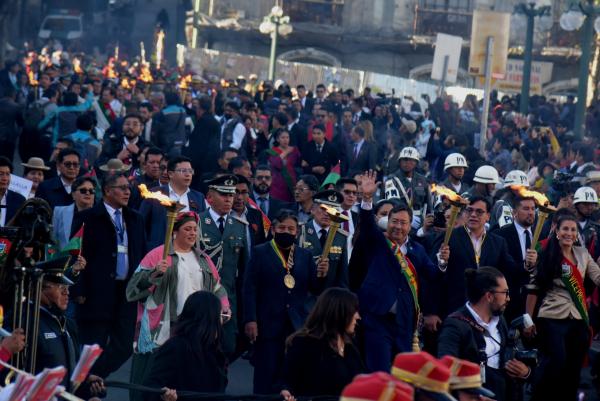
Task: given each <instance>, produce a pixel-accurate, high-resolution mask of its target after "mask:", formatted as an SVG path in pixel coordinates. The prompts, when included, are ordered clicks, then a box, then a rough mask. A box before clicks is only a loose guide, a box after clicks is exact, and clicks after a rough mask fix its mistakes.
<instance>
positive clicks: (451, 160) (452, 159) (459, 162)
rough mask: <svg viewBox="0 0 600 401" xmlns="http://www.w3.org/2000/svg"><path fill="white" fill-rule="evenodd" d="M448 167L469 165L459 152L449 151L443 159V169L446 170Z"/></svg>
mask: <svg viewBox="0 0 600 401" xmlns="http://www.w3.org/2000/svg"><path fill="white" fill-rule="evenodd" d="M450 167H464V168H467V167H469V166H468V165H467V159H465V157H464V156H463V155H461V154H460V153H450V154H449V155H448V156H446V160H445V161H444V171H446V170H448V169H449V168H450Z"/></svg>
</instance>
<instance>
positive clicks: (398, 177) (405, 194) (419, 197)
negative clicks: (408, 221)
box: [385, 170, 432, 216]
mask: <svg viewBox="0 0 600 401" xmlns="http://www.w3.org/2000/svg"><path fill="white" fill-rule="evenodd" d="M402 188H404V191H403V190H402ZM385 198H386V199H391V198H398V199H400V200H401V201H403V202H405V203H406V204H408V205H409V206H410V207H411V209H412V210H413V213H414V214H415V215H416V216H421V214H422V212H423V209H424V207H425V205H427V210H428V211H431V210H432V203H431V193H430V191H429V184H428V182H427V178H425V176H423V175H421V174H419V173H417V172H416V171H415V172H413V176H412V178H411V179H410V180H409V179H408V177H406V175H405V174H404V172H403V171H402V170H398V171H396V172H395V173H394V174H393V175H392V176H390V177H389V178H388V179H387V181H386V182H385Z"/></svg>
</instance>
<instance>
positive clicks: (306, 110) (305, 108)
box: [296, 84, 315, 118]
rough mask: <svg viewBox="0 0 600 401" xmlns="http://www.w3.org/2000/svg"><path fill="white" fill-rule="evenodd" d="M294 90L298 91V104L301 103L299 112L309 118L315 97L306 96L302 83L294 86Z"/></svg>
mask: <svg viewBox="0 0 600 401" xmlns="http://www.w3.org/2000/svg"><path fill="white" fill-rule="evenodd" d="M296 91H297V93H298V99H299V100H300V104H301V105H302V112H301V113H302V114H303V115H304V116H306V117H307V118H309V117H310V116H311V115H312V111H313V107H314V105H315V99H313V98H312V97H308V96H306V94H307V93H306V87H305V86H304V85H302V84H300V85H298V86H296Z"/></svg>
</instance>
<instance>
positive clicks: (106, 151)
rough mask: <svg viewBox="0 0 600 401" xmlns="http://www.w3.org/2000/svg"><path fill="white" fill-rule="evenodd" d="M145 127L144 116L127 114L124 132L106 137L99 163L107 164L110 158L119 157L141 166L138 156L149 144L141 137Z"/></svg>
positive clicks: (124, 121) (135, 166) (134, 165)
mask: <svg viewBox="0 0 600 401" xmlns="http://www.w3.org/2000/svg"><path fill="white" fill-rule="evenodd" d="M143 127H144V124H143V122H142V118H141V117H140V116H139V115H138V114H128V115H126V116H125V118H124V120H123V129H122V131H123V134H122V135H118V134H116V133H115V134H111V135H109V136H108V138H105V139H104V146H103V148H102V154H101V155H100V157H99V158H98V162H97V165H98V166H100V165H103V164H106V162H107V161H108V160H110V159H119V160H121V161H122V162H123V163H124V164H126V165H128V166H130V167H133V168H137V167H139V165H138V156H139V154H140V152H141V151H142V149H144V148H145V147H147V146H149V145H148V142H146V140H145V139H144V138H142V137H141V134H142V129H143Z"/></svg>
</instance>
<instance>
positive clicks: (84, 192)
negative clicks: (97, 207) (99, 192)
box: [77, 188, 96, 195]
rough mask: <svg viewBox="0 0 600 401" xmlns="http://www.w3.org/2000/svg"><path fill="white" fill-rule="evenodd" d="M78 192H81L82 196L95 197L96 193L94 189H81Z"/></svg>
mask: <svg viewBox="0 0 600 401" xmlns="http://www.w3.org/2000/svg"><path fill="white" fill-rule="evenodd" d="M77 192H79V193H80V194H81V195H86V194H87V195H94V194H95V193H96V191H95V190H94V189H93V188H89V189H88V188H79V189H77Z"/></svg>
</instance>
